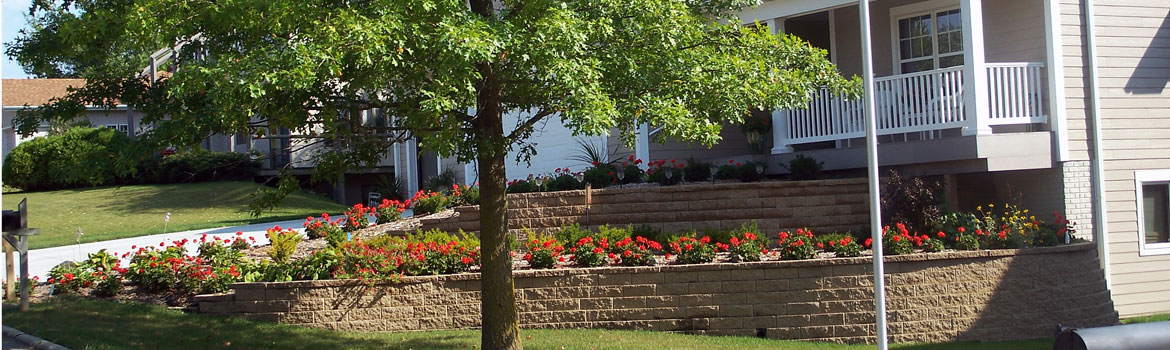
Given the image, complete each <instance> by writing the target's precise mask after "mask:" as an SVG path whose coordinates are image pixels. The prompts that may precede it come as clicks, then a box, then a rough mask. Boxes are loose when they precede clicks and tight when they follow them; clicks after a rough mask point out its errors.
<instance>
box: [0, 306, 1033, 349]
mask: <svg viewBox="0 0 1170 350" xmlns="http://www.w3.org/2000/svg"><path fill="white" fill-rule="evenodd" d="M4 325H6V326H9V327H13V328H16V329H19V330H22V331H25V332H28V333H29V334H33V335H36V336H38V337H41V338H45V339H48V340H50V341H53V342H56V343H58V344H61V345H64V346H66V347H69V348H73V349H415V350H423V349H469V348H475V347H478V344H479V331H430V332H406V333H364V332H335V331H329V330H322V329H315V328H306V327H298V326H289V325H281V324H273V323H264V322H253V321H248V320H243V319H238V318H229V317H221V316H210V315H202V314H185V313H182V312H179V311H173V310H168V309H166V308H163V307H160V306H152V305H143V304H134V303H116V302H111V301H100V300H91V299H82V298H77V297H57V298H55V299H52V300H51V301H49V302H45V303H41V304H34V305H32V307H31V308H30V311H29V312H19V311H16V310H14V308H13V307H12V306H11V305H5V309H4ZM521 336H523V337H524V340H523V343H524V347H525V348H526V349H549V350H554V349H606V350H618V349H696V350H720V349H806V350H852V349H858V350H860V349H872V348H873V346H872V345H839V344H826V343H808V342H796V341H781V340H770V339H760V338H748V337H716V336H695V335H683V334H670V333H661V332H647V331H611V330H588V329H568V330H546V329H539V330H523V331H521ZM896 348H900V349H914V350H935V349H938V350H942V349H988V350H991V349H1051V348H1052V341H1049V340H1034V341H1016V342H995V343H949V344H929V345H900V346H896Z"/></svg>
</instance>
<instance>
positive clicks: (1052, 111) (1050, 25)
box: [1044, 0, 1069, 162]
mask: <svg viewBox="0 0 1170 350" xmlns="http://www.w3.org/2000/svg"><path fill="white" fill-rule="evenodd" d="M1044 41H1045V43H1046V44H1047V45H1046V46H1047V51H1045V56H1046V58H1047V60H1046V62H1045V65H1046V66H1047V67H1045V68H1046V69H1047V70H1048V96H1049V97H1048V123H1050V124H1051V125H1052V133H1053V134H1054V135H1055V136H1056V140H1055V142H1053V144H1054V145H1055V146H1056V147H1055V148H1054V150H1055V151H1056V160H1057V161H1061V162H1063V161H1067V160H1069V152H1068V126H1067V124H1066V118H1067V117H1066V112H1065V110H1064V108H1065V101H1064V79H1063V77H1064V49H1063V48H1064V45H1063V44H1062V43H1061V29H1060V0H1044Z"/></svg>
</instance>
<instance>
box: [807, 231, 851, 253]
mask: <svg viewBox="0 0 1170 350" xmlns="http://www.w3.org/2000/svg"><path fill="white" fill-rule="evenodd" d="M845 237H852V236H851V235H849V234H847V233H838V232H833V233H829V234H823V235H816V237H815V240H816V242H817V249H820V250H823V251H825V252H827V253H834V252H836V251H837V244H836V243H838V242H840V241H841V239H843V238H845ZM851 240H852V239H851Z"/></svg>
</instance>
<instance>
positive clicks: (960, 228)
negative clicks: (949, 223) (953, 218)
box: [959, 226, 978, 233]
mask: <svg viewBox="0 0 1170 350" xmlns="http://www.w3.org/2000/svg"><path fill="white" fill-rule="evenodd" d="M964 232H967V228H966V227H962V226H959V233H964ZM976 232H978V230H976Z"/></svg>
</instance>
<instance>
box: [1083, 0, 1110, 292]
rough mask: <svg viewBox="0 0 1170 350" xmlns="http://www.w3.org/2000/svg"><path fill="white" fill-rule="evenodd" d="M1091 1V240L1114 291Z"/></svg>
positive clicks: (1088, 0) (1090, 4)
mask: <svg viewBox="0 0 1170 350" xmlns="http://www.w3.org/2000/svg"><path fill="white" fill-rule="evenodd" d="M1093 7H1094V6H1093V0H1085V41H1086V45H1087V46H1088V47H1089V57H1088V62H1087V63H1088V65H1089V89H1088V92H1089V102H1090V103H1091V104H1092V105H1093V108H1092V111H1093V114H1092V118H1091V120H1092V122H1093V156H1092V157H1091V158H1090V159H1091V160H1092V162H1091V167H1090V168H1092V174H1091V175H1092V176H1091V177H1090V179H1091V181H1090V182H1091V183H1092V185H1093V231H1094V232H1096V236H1094V237H1093V240H1095V241H1097V242H1096V243H1097V255H1098V256H1097V260H1098V261H1100V262H1101V271H1102V272H1104V273H1105V288H1108V289H1109V290H1113V277H1112V272H1110V268H1109V228H1108V225H1109V220H1108V219H1107V218H1106V215H1107V214H1108V210H1107V209H1106V208H1105V188H1104V186H1105V160H1104V159H1105V158H1103V157H1102V154H1103V152H1102V149H1103V147H1101V142H1103V141H1104V140H1105V137H1104V136H1102V135H1101V121H1102V120H1105V118H1104V117H1102V116H1101V96H1100V94H1099V92H1098V91H1097V89H1098V88H1099V86H1100V84H1099V83H1100V81H1099V79H1098V74H1097V34H1096V33H1097V31H1096V24H1095V21H1094V20H1093V17H1094V16H1093Z"/></svg>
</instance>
